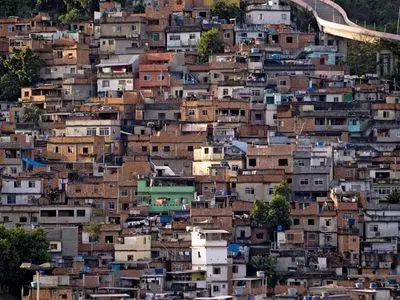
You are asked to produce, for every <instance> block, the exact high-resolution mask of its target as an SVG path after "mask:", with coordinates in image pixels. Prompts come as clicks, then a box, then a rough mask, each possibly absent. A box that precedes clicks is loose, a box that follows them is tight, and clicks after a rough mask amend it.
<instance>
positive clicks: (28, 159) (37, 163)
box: [22, 158, 46, 167]
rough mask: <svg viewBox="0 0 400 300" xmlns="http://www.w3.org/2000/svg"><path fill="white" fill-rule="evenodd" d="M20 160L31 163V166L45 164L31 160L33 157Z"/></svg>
mask: <svg viewBox="0 0 400 300" xmlns="http://www.w3.org/2000/svg"><path fill="white" fill-rule="evenodd" d="M22 160H23V161H24V162H25V163H26V164H28V165H31V166H34V167H45V166H46V165H45V164H42V163H40V162H38V161H35V160H33V159H30V158H23V159H22Z"/></svg>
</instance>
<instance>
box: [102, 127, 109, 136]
mask: <svg viewBox="0 0 400 300" xmlns="http://www.w3.org/2000/svg"><path fill="white" fill-rule="evenodd" d="M100 135H101V136H108V135H110V128H109V127H100Z"/></svg>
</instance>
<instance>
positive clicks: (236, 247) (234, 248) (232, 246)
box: [228, 244, 240, 253]
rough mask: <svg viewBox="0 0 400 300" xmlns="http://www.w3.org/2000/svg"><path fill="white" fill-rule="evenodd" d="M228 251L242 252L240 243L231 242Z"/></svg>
mask: <svg viewBox="0 0 400 300" xmlns="http://www.w3.org/2000/svg"><path fill="white" fill-rule="evenodd" d="M228 251H229V252H234V253H238V252H240V245H239V244H229V245H228Z"/></svg>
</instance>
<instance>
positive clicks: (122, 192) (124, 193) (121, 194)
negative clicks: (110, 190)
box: [119, 189, 128, 197]
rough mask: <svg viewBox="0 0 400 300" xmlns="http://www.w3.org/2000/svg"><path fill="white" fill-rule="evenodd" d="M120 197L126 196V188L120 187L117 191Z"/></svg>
mask: <svg viewBox="0 0 400 300" xmlns="http://www.w3.org/2000/svg"><path fill="white" fill-rule="evenodd" d="M119 194H120V196H121V197H128V190H127V189H121V191H120V192H119Z"/></svg>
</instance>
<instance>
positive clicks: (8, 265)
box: [0, 226, 50, 294]
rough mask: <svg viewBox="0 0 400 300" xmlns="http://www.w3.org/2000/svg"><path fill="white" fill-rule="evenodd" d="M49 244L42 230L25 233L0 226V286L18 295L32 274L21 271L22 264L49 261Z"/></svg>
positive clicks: (22, 230) (21, 230) (17, 229)
mask: <svg viewBox="0 0 400 300" xmlns="http://www.w3.org/2000/svg"><path fill="white" fill-rule="evenodd" d="M48 248H49V243H48V241H47V239H46V232H45V231H43V230H42V229H35V230H29V231H25V230H24V229H22V228H13V229H6V228H5V227H4V226H0V285H2V286H7V287H9V288H10V290H11V292H13V293H15V294H18V293H20V290H21V286H22V285H26V284H29V282H30V281H31V280H32V272H30V271H26V270H21V269H20V265H21V264H22V263H23V262H30V263H33V264H42V263H45V262H48V261H49V259H50V256H49V253H48V252H47V251H48Z"/></svg>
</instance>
